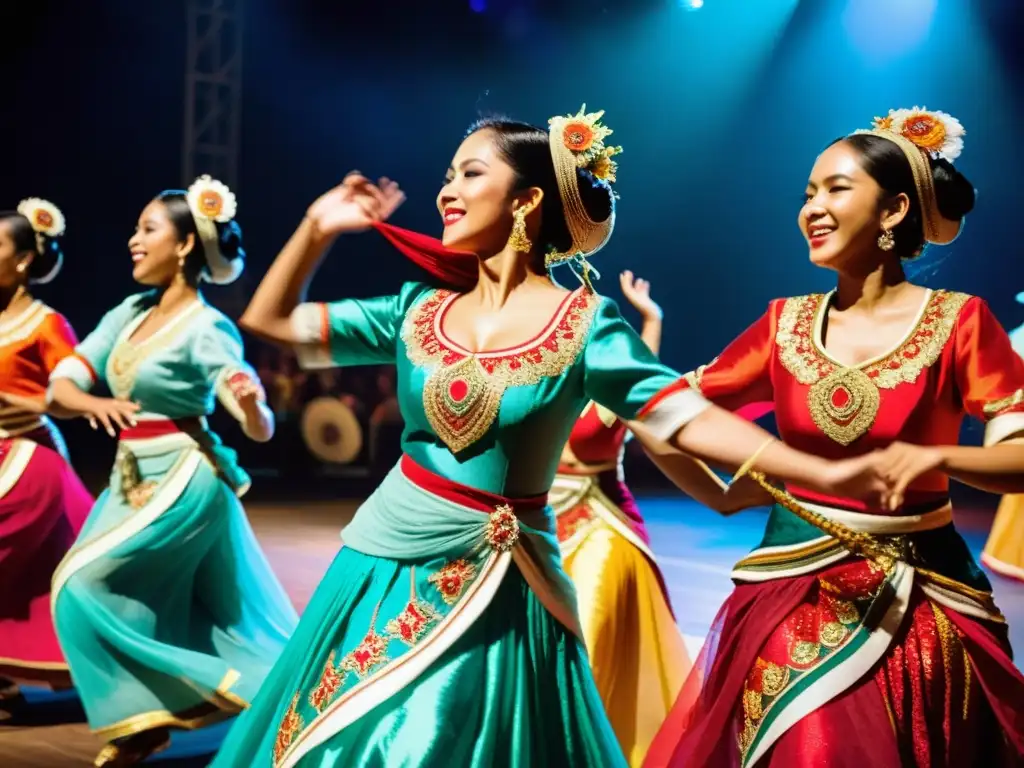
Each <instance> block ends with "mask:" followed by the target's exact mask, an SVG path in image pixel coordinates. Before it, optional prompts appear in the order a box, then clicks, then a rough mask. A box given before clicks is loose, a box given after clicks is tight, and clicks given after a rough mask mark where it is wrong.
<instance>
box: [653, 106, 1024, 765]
mask: <svg viewBox="0 0 1024 768" xmlns="http://www.w3.org/2000/svg"><path fill="white" fill-rule="evenodd" d="M962 135H963V129H962V127H961V126H960V123H959V122H957V121H956V120H955V119H953V118H951V117H950V116H948V115H945V114H943V113H941V112H926V111H924V110H919V109H916V108H915V109H913V110H897V111H893V112H891V113H890V114H889V116H888V117H886V118H881V119H878V120H876V122H875V126H874V128H873V129H871V130H867V131H858V132H857V133H855V134H853V135H851V136H847V137H846V138H844V139H840V140H838V141H837V142H835V143H833V144H832V145H831V146H830V147H829V148H828V149H826V150H825V151H824V152H823V153H822V154H821V155H820V156H819V157H818V159H817V162H816V163H815V164H814V168H813V169H812V171H811V176H810V180H809V182H808V186H807V194H806V202H805V204H804V206H803V208H802V209H801V212H800V218H799V223H800V228H801V230H802V231H803V233H804V235H805V236H806V238H807V240H808V243H809V244H810V257H811V260H812V262H813V263H815V264H818V265H819V266H822V267H825V268H827V269H833V270H835V271H836V272H837V273H838V276H839V280H838V285H837V287H836V289H835V290H834V291H832V292H831V293H829V294H826V295H824V296H822V295H811V296H801V297H796V298H790V299H783V300H778V301H775V302H773V303H772V304H771V305H770V307H769V309H768V312H767V313H766V314H765V315H764V316H763V317H762V318H761V319H760V320H758V321H757V322H756V323H755V324H754V325H753V326H751V327H750V328H749V329H748V330H747V331H746V332H745V333H744V334H743V335H742V336H740V337H739V338H738V339H737V340H736V341H734V342H733V343H732V344H731V345H730V346H729V347H727V348H726V350H725V351H724V352H723V353H722V355H721V356H720V357H718V358H717V359H716V360H715V361H714V362H712V363H711V364H709V365H708V366H706V367H705V368H703V369H702V370H699V371H698V372H696V373H695V374H694V375H692V376H687V377H685V378H684V380H683V381H681V382H679V383H678V384H677V386H676V388H675V390H676V391H691V392H701V393H702V394H703V395H704V396H705V397H707V398H708V399H710V400H711V401H712V402H715V403H718V404H720V405H722V406H724V407H727V408H731V409H737V408H740V407H743V406H747V407H750V406H752V405H754V404H763V403H773V404H774V406H775V410H776V418H777V422H778V425H779V429H780V431H781V433H782V435H783V437H784V438H785V439H786V440H787V441H789V442H791V443H792V444H793V445H796V446H799V447H800V448H802V449H804V450H807V451H808V452H811V451H813V452H814V453H816V454H817V455H819V456H827V457H831V458H836V459H838V458H841V457H843V456H856V455H860V454H863V453H864V452H866V451H869V450H872V449H876V448H885V447H886V446H888V449H887V450H886V451H885V452H884V453H883V455H885V456H886V457H887V459H888V461H889V467H888V470H887V474H888V475H889V478H890V480H891V481H892V482H893V483H894V489H893V499H892V503H890V504H887V505H883V506H875V505H871V504H867V505H865V504H862V503H857V502H855V501H854V500H853V499H850V498H849V497H847V496H846V495H845V494H822V493H820V492H818V491H815V490H814V489H808V488H806V487H805V486H803V485H802V484H800V483H791V484H790V486H789V490H790V493H791V495H792V496H791V497H785V496H782V497H781V500H782V501H783V502H784V503H785V507H783V506H776V507H775V508H773V510H772V513H771V516H770V517H769V521H768V527H767V530H766V532H765V536H764V539H763V540H762V542H761V544H760V545H759V546H758V548H757V549H755V550H754V551H753V552H751V553H750V554H749V555H748V556H746V557H745V558H743V559H742V560H741V561H740V562H739V563H738V564H737V565H736V567H735V570H734V571H733V577H734V580H735V581H736V583H737V586H736V589H735V591H734V592H733V594H732V595H731V596H730V597H729V599H728V600H727V601H726V603H725V605H724V606H723V608H722V610H721V612H720V613H719V616H718V618H717V619H716V621H715V623H714V624H713V626H712V634H711V636H710V637H709V639H708V641H707V643H706V644H705V646H704V650H703V651H702V652H701V658H699V659H698V662H697V664H696V665H695V667H694V672H693V673H692V674H691V676H690V678H689V679H688V680H687V682H686V684H685V685H684V687H683V692H682V694H681V695H680V698H679V700H678V701H677V703H676V705H675V707H674V708H673V711H672V713H670V715H669V718H668V719H667V720H666V723H665V725H664V726H663V727H662V730H661V731H660V732H659V734H658V736H657V737H656V739H655V741H654V743H653V744H652V746H651V749H650V751H649V753H648V759H647V763H646V765H648V766H657V767H661V766H667V765H671V766H691V765H701V766H736V765H740V766H752V765H758V766H762V765H773V766H786V768H800V767H801V766H812V765H813V766H819V765H828V766H834V767H836V768H843V766H864V765H872V766H876V765H877V766H897V765H914V766H938V765H944V766H961V765H1002V764H1013V765H1017V764H1019V761H1020V760H1022V759H1024V711H1022V710H1021V708H1020V702H1021V701H1022V700H1024V678H1022V677H1021V674H1020V672H1018V671H1017V670H1016V669H1015V668H1014V666H1013V664H1012V662H1011V661H1010V648H1009V645H1008V643H1007V637H1006V624H1005V621H1004V619H1003V617H1002V615H1001V614H1000V613H999V611H998V609H997V608H996V607H995V605H994V604H993V602H992V596H991V592H990V588H989V583H988V581H987V579H986V578H985V576H984V575H983V574H982V573H981V571H980V570H979V569H978V567H977V566H976V565H975V563H974V560H973V559H972V557H971V555H970V553H969V552H968V550H967V546H966V545H965V544H964V542H963V540H962V539H961V538H960V536H959V534H958V533H957V532H956V530H955V529H954V527H953V523H952V516H951V510H950V504H949V493H948V486H949V477H954V478H957V479H959V480H961V481H963V482H966V483H969V484H971V485H975V486H977V487H979V488H983V489H987V490H992V491H997V492H998V491H1002V492H1010V491H1018V492H1019V491H1021V490H1024V447H1022V446H1020V445H1014V444H1011V443H1013V442H1014V441H1013V439H1012V438H1015V437H1016V436H1017V435H1019V434H1020V433H1021V431H1022V429H1024V404H1022V387H1024V363H1022V361H1021V359H1020V358H1019V357H1018V356H1017V355H1016V354H1015V353H1014V351H1013V349H1012V347H1011V346H1010V342H1009V340H1008V338H1007V336H1006V333H1005V332H1004V331H1003V329H1002V328H1001V327H1000V325H999V323H998V322H997V321H996V319H995V317H994V316H993V315H992V313H991V311H990V310H989V309H988V307H987V306H986V304H985V303H984V302H983V301H982V300H980V299H978V298H975V297H971V296H967V295H964V294H960V293H953V292H950V291H943V290H936V291H932V290H926V289H925V288H922V287H920V286H916V285H912V284H910V283H909V282H907V280H906V277H905V276H904V273H903V267H902V263H901V261H902V259H910V258H914V257H915V256H917V255H918V254H919V253H920V252H921V250H922V248H923V247H924V245H925V243H926V242H930V243H936V244H943V243H949V242H952V240H953V239H954V238H955V237H956V236H957V234H958V233H959V231H960V228H961V223H962V218H963V217H964V216H965V215H966V214H967V213H968V212H969V211H970V210H971V208H972V207H973V205H974V190H973V188H972V187H971V185H970V183H969V182H968V181H967V180H966V179H965V178H964V177H963V176H962V175H961V174H960V173H959V172H957V171H956V170H955V169H954V168H953V166H952V160H953V159H954V158H956V157H957V156H958V155H959V154H960V151H961V148H962V146H963V139H962ZM968 414H969V415H971V416H974V417H976V418H979V419H982V420H984V421H985V422H986V423H987V430H986V440H985V444H986V447H984V448H967V447H957V446H956V445H955V444H956V441H957V439H958V436H959V430H960V424H961V422H962V420H963V418H964V416H965V415H968ZM896 441H900V442H896ZM904 441H905V442H904ZM909 443H913V444H914V445H911V444H909ZM918 475H919V476H920V477H919V478H918V479H916V480H914V477H915V476H918ZM792 497H795V498H796V499H797V500H799V503H798V504H794V501H793V498H792ZM901 499H903V501H902V503H901ZM801 505H802V508H801ZM807 510H810V511H811V512H813V513H816V514H817V517H816V518H814V524H813V525H812V524H809V521H808V520H807V517H808V515H807ZM795 512H799V513H800V514H795ZM851 550H852V553H851ZM856 553H861V554H856Z"/></svg>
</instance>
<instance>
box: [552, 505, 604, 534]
mask: <svg viewBox="0 0 1024 768" xmlns="http://www.w3.org/2000/svg"><path fill="white" fill-rule="evenodd" d="M593 519H594V515H593V513H592V512H591V511H590V507H588V506H587V505H586V504H580V505H578V506H575V507H573V508H572V509H570V510H568V511H566V512H563V513H562V514H560V515H559V516H558V518H557V519H556V520H555V526H556V530H557V535H558V540H559V541H568V540H569V539H571V538H572V537H573V536H575V535H576V533H577V532H578V531H579V530H580V529H581V528H583V527H584V526H585V525H586V524H587V523H589V522H590V521H591V520H593Z"/></svg>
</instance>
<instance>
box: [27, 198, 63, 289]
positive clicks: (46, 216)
mask: <svg viewBox="0 0 1024 768" xmlns="http://www.w3.org/2000/svg"><path fill="white" fill-rule="evenodd" d="M18 213H20V214H21V215H22V216H24V217H25V218H26V219H28V223H29V224H31V225H32V230H33V231H34V232H35V233H36V251H37V252H38V253H39V255H40V256H42V255H43V253H44V252H45V250H46V241H45V240H44V239H43V238H45V237H60V236H61V235H63V234H64V229H65V222H64V214H63V213H61V210H60V208H58V207H57V206H56V205H54V204H53V203H51V202H50V201H49V200H43V199H42V198H41V197H29V198H26V199H25V200H22V201H21V202H20V203H18ZM63 265H64V258H63V254H61V255H58V257H57V261H56V262H54V265H53V268H52V269H51V270H50V271H49V272H47V273H46V274H45V275H43V276H42V277H37V278H33V280H32V282H33V283H40V284H42V283H48V282H50V281H51V280H53V278H55V277H56V276H57V273H58V272H60V268H61V267H62V266H63Z"/></svg>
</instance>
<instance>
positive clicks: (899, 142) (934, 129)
mask: <svg viewBox="0 0 1024 768" xmlns="http://www.w3.org/2000/svg"><path fill="white" fill-rule="evenodd" d="M854 133H855V134H865V133H866V134H871V135H873V136H880V137H882V138H883V139H888V140H889V141H891V142H894V143H895V144H896V146H898V147H899V148H900V149H901V150H903V154H905V155H906V156H907V161H908V162H909V163H910V170H911V172H912V173H913V174H914V186H916V187H917V197H918V199H919V200H920V201H921V214H922V218H923V219H924V237H925V240H927V241H928V242H929V243H935V244H936V245H946V244H948V243H951V242H953V241H954V240H956V238H957V235H959V234H960V229H961V228H962V227H963V220H962V219H960V220H956V221H953V220H950V219H947V218H945V217H944V216H943V215H942V213H941V212H940V211H939V204H938V200H937V199H936V196H935V179H934V177H933V176H932V167H931V163H930V162H929V161H928V160H929V158H932V157H934V158H938V157H941V158H944V159H946V160H948V161H949V162H951V163H952V162H953V161H954V160H956V158H958V157H959V156H960V153H961V152H963V149H964V139H963V137H964V134H965V133H966V131H964V127H963V126H962V125H961V124H960V121H959V120H957V119H956V118H955V117H953V116H951V115H947V114H946V113H945V112H930V111H928V110H927V109H924V108H923V107H921V108H919V107H914V108H913V109H892V110H889V114H888V116H886V117H876V118H875V120H874V127H873V128H870V129H866V130H859V131H854Z"/></svg>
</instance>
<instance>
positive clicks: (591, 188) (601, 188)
mask: <svg viewBox="0 0 1024 768" xmlns="http://www.w3.org/2000/svg"><path fill="white" fill-rule="evenodd" d="M576 184H577V186H578V187H579V190H580V200H582V201H583V207H584V208H586V210H587V216H589V217H590V220H591V221H607V219H608V217H609V216H611V215H612V209H613V207H614V205H615V195H614V193H613V192H612V188H611V185H610V184H608V183H607V182H604V181H601V180H600V179H599V178H597V177H596V176H594V174H592V173H591V172H590V171H588V170H585V169H583V168H577V169H576Z"/></svg>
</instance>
